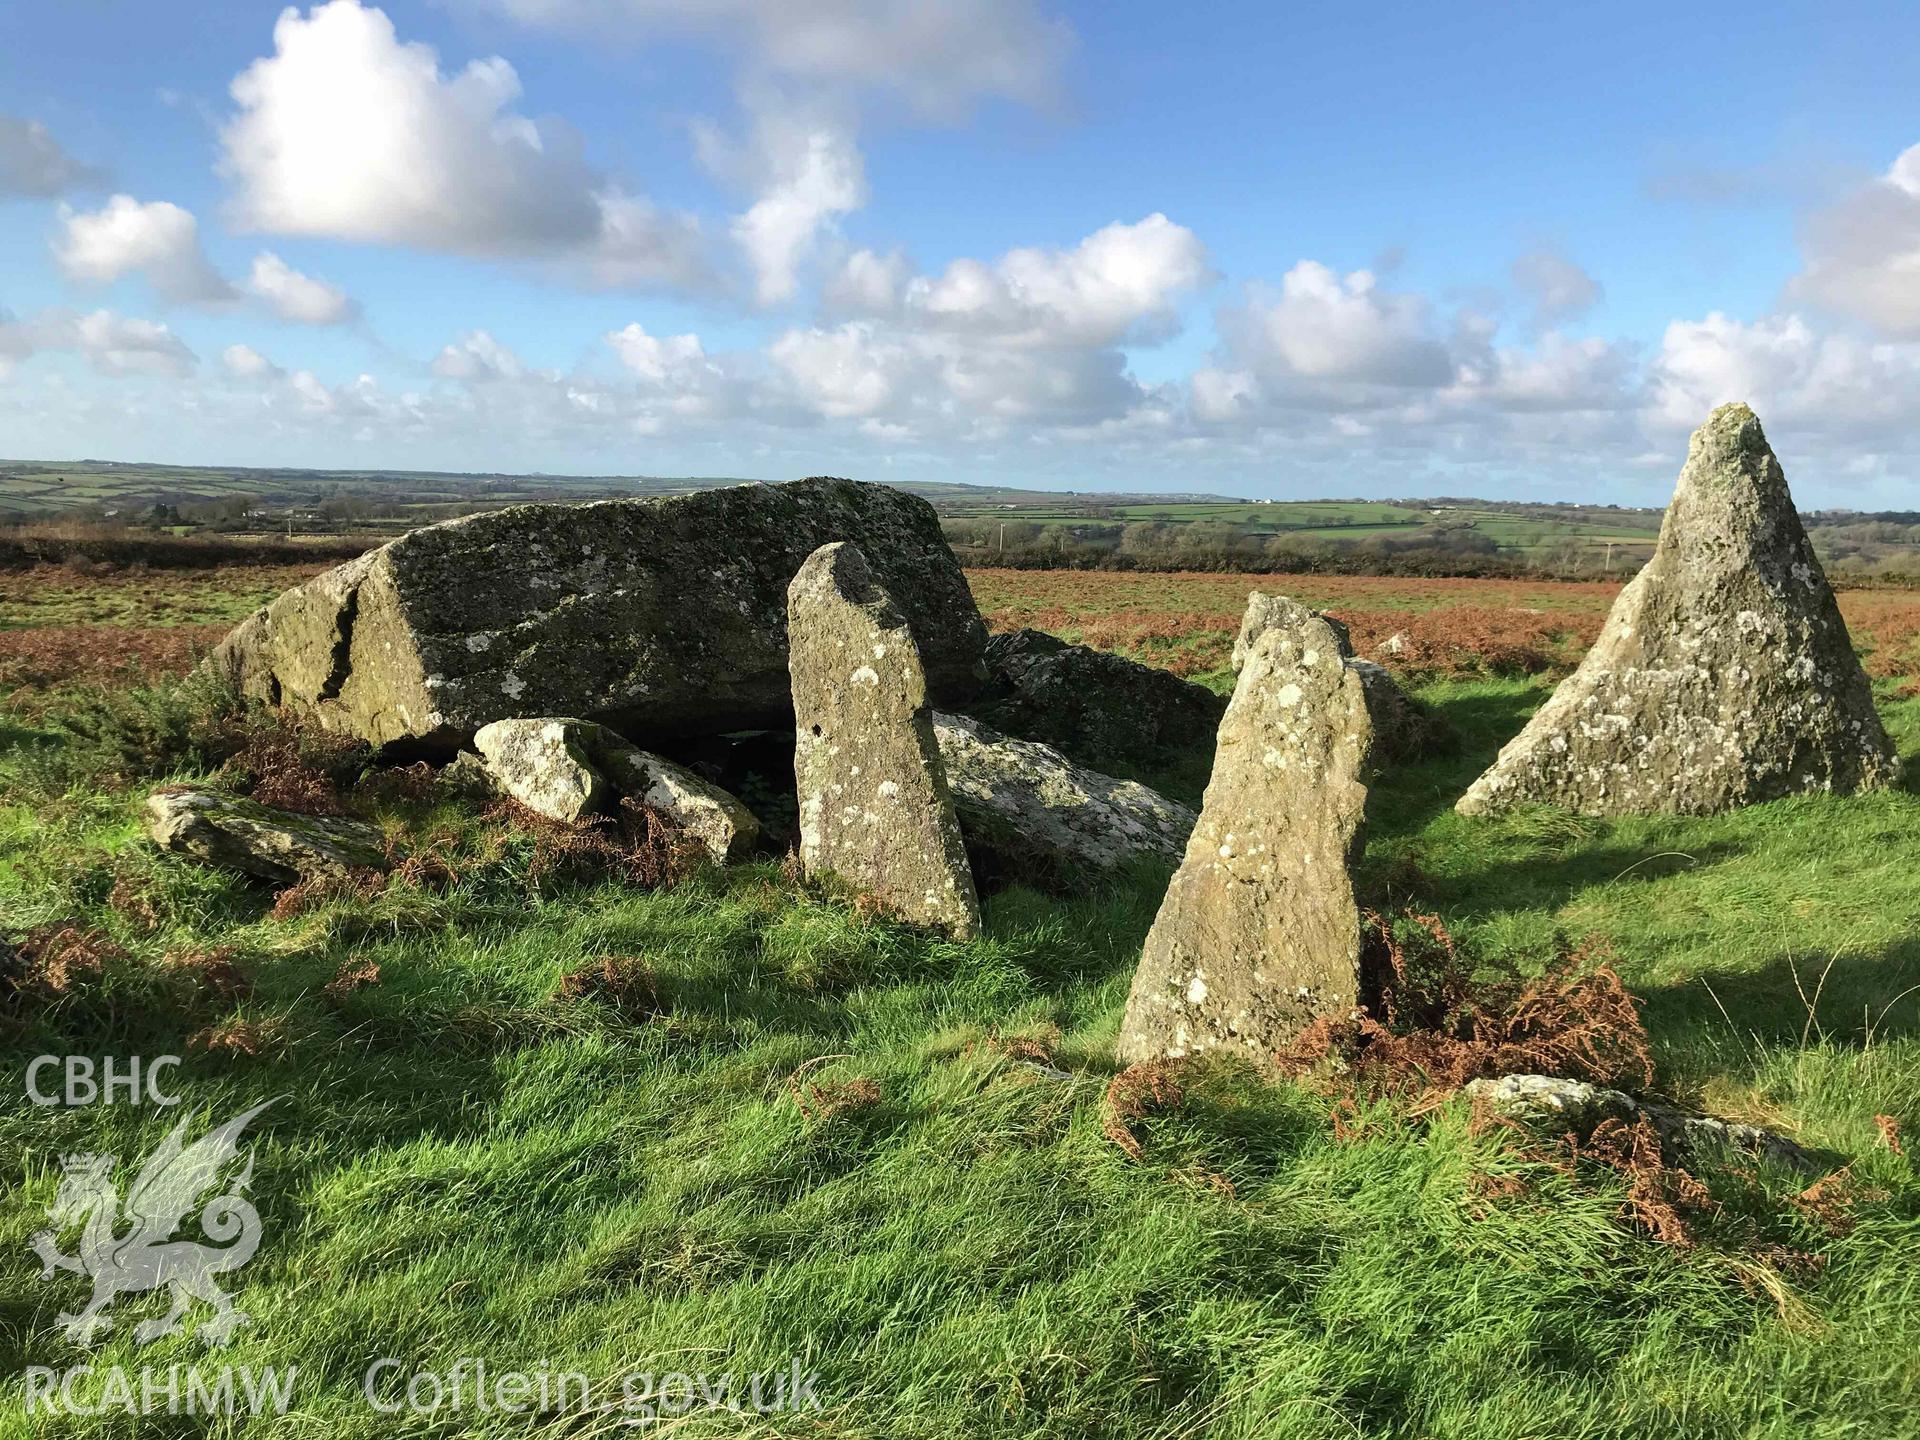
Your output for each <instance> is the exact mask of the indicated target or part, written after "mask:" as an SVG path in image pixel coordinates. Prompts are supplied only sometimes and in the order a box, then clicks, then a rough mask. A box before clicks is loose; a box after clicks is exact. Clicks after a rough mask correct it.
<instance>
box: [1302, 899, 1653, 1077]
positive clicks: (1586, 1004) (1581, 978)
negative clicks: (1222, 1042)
mask: <svg viewBox="0 0 1920 1440" xmlns="http://www.w3.org/2000/svg"><path fill="white" fill-rule="evenodd" d="M1364 924H1365V927H1366V944H1365V955H1364V960H1363V971H1364V973H1365V974H1366V976H1367V989H1368V991H1369V994H1368V996H1367V1000H1368V1003H1367V1005H1366V1007H1365V1008H1364V1009H1359V1010H1355V1011H1352V1012H1351V1013H1349V1014H1346V1015H1330V1016H1323V1017H1322V1018H1320V1019H1319V1020H1316V1021H1315V1022H1314V1023H1313V1024H1311V1025H1309V1026H1308V1027H1307V1028H1306V1029H1305V1030H1303V1031H1302V1032H1301V1033H1300V1035H1299V1036H1298V1037H1296V1038H1295V1039H1294V1041H1293V1042H1292V1043H1291V1044H1289V1045H1288V1046H1287V1048H1286V1049H1285V1050H1283V1051H1281V1052H1280V1053H1279V1054H1278V1055H1276V1056H1275V1059H1276V1061H1277V1062H1278V1064H1279V1066H1280V1068H1281V1070H1282V1071H1283V1072H1284V1073H1286V1074H1288V1075H1292V1076H1295V1077H1302V1076H1307V1075H1311V1074H1315V1073H1321V1072H1326V1071H1329V1070H1331V1071H1332V1072H1334V1076H1335V1083H1336V1087H1337V1088H1341V1089H1344V1090H1347V1091H1349V1092H1351V1093H1353V1094H1356V1095H1360V1096H1363V1097H1366V1098H1373V1099H1377V1098H1382V1097H1386V1096H1396V1097H1402V1098H1408V1099H1414V1100H1421V1099H1426V1098H1431V1097H1435V1096H1444V1095H1448V1094H1451V1093H1453V1092H1454V1091H1455V1090H1458V1089H1459V1088H1460V1087H1461V1086H1463V1085H1465V1084H1466V1083H1467V1082H1468V1081H1469V1080H1476V1079H1479V1078H1481V1077H1483V1076H1498V1075H1510V1074H1515V1073H1532V1074H1541V1075H1558V1076H1563V1077H1566V1078H1568V1079H1575V1080H1590V1081H1593V1082H1595V1083H1597V1084H1605V1085H1611V1084H1620V1083H1637V1084H1639V1085H1643V1086H1644V1085H1646V1084H1648V1083H1650V1082H1651V1081H1652V1078H1653V1058H1652V1052H1651V1050H1650V1048H1649V1046H1648V1041H1647V1033H1646V1029H1645V1027H1644V1026H1643V1025H1642V1024H1641V1023H1640V1014H1639V1011H1638V1009H1637V1008H1636V1002H1635V1000H1634V998H1633V996H1632V995H1630V994H1629V993H1628V992H1627V989H1626V987H1625V986H1624V985H1623V984H1622V983H1621V981H1620V977H1619V976H1618V975H1617V974H1616V973H1615V972H1614V970H1613V967H1612V966H1611V965H1610V964H1609V963H1607V960H1606V958H1605V954H1604V952H1603V951H1602V950H1601V949H1600V948H1599V947H1598V946H1596V945H1594V944H1593V943H1591V942H1589V943H1587V944H1583V945H1580V946H1577V947H1573V948H1565V947H1563V948H1562V950H1561V952H1560V953H1559V954H1558V955H1556V956H1555V958H1554V959H1553V961H1552V962H1551V963H1550V964H1549V965H1548V966H1547V968H1546V970H1545V972H1544V973H1543V974H1541V975H1539V976H1534V977H1529V976H1525V975H1522V974H1521V973H1520V972H1519V970H1518V969H1517V968H1515V967H1514V966H1512V965H1511V964H1506V965H1502V966H1494V967H1484V966H1483V967H1480V969H1479V971H1478V972H1477V973H1476V970H1475V967H1473V966H1472V965H1470V964H1469V963H1468V962H1467V961H1466V959H1465V958H1464V957H1463V956H1461V954H1460V953H1459V949H1458V947H1457V946H1456V945H1455V943H1454V940H1453V937H1452V936H1451V935H1450V934H1448V933H1447V929H1446V927H1445V926H1444V925H1443V924H1442V923H1441V922H1440V920H1439V917H1437V916H1434V915H1424V914H1417V913H1415V912H1413V911H1406V912H1403V913H1402V914H1401V915H1399V916H1397V917H1395V918H1394V919H1391V920H1389V919H1387V918H1386V917H1384V916H1381V915H1379V914H1378V913H1376V912H1373V911H1369V912H1367V914H1366V915H1365V917H1364Z"/></svg>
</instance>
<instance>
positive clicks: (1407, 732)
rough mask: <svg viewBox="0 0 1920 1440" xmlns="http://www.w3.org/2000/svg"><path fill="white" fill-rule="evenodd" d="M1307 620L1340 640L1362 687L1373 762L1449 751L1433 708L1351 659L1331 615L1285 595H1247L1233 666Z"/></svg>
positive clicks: (1380, 670) (1449, 735)
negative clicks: (1272, 633) (1279, 631)
mask: <svg viewBox="0 0 1920 1440" xmlns="http://www.w3.org/2000/svg"><path fill="white" fill-rule="evenodd" d="M1307 620H1320V621H1322V622H1324V623H1325V624H1326V626H1327V628H1328V629H1329V630H1331V631H1333V634H1334V638H1335V639H1337V640H1338V641H1339V642H1340V654H1341V655H1342V657H1344V658H1345V660H1346V662H1347V664H1348V666H1349V667H1350V668H1351V669H1353V670H1354V671H1355V672H1356V673H1357V674H1358V675H1359V676H1360V682H1361V684H1362V685H1364V686H1365V687H1366V692H1367V712H1368V714H1370V715H1371V716H1372V717H1373V758H1374V760H1375V761H1376V762H1378V763H1380V764H1387V763H1390V762H1393V761H1399V760H1422V759H1425V758H1427V757H1428V756H1430V755H1438V754H1443V753H1445V752H1447V751H1449V750H1451V749H1452V748H1453V746H1454V744H1455V741H1456V737H1455V735H1454V733H1453V731H1452V729H1451V728H1450V727H1449V726H1448V725H1447V723H1446V721H1445V720H1443V719H1442V718H1441V717H1440V716H1439V715H1438V714H1437V713H1436V712H1435V711H1434V710H1432V709H1431V708H1430V707H1428V706H1426V705H1424V704H1422V703H1421V702H1420V701H1418V700H1416V699H1414V698H1413V697H1412V696H1411V695H1409V694H1407V692H1406V691H1405V690H1402V689H1401V688H1400V682H1399V681H1398V680H1395V679H1394V678H1393V675H1392V672H1390V671H1389V670H1388V669H1387V667H1386V666H1384V665H1379V664H1376V663H1375V662H1373V661H1372V660H1360V659H1356V658H1355V657H1354V653H1353V641H1352V638H1351V637H1350V636H1349V635H1348V633H1347V627H1346V626H1345V625H1343V624H1342V623H1341V622H1340V621H1338V620H1336V619H1334V618H1333V616H1331V615H1328V614H1326V613H1324V612H1323V611H1319V610H1310V609H1308V608H1307V607H1306V606H1305V605H1302V604H1301V603H1300V602H1299V601H1298V600H1295V599H1292V598H1291V597H1290V596H1286V595H1269V594H1266V593H1264V592H1262V591H1259V590H1255V591H1252V592H1251V593H1249V594H1248V596H1247V610H1246V614H1245V615H1243V616H1241V618H1240V634H1239V636H1238V638H1237V639H1235V641H1234V642H1233V668H1234V669H1235V670H1236V671H1238V670H1240V669H1241V668H1242V667H1243V666H1245V664H1246V662H1247V656H1248V655H1249V654H1251V653H1252V651H1253V645H1254V642H1255V641H1256V640H1258V639H1259V638H1260V637H1261V636H1262V635H1264V634H1265V633H1266V632H1267V631H1268V630H1271V629H1272V628H1273V627H1274V626H1276V625H1278V626H1283V627H1284V626H1296V625H1299V624H1301V623H1303V622H1304V621H1307Z"/></svg>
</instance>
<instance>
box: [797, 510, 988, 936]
mask: <svg viewBox="0 0 1920 1440" xmlns="http://www.w3.org/2000/svg"><path fill="white" fill-rule="evenodd" d="M787 614H788V633H789V636H790V645H789V654H790V664H791V667H792V677H793V710H794V720H795V723H796V725H797V727H798V732H797V735H796V737H795V744H794V753H793V770H794V777H795V779H796V781H797V782H798V789H799V795H800V862H801V864H802V866H803V867H804V868H805V870H806V872H807V874H808V875H834V876H837V877H838V878H839V879H840V880H841V881H843V882H845V883H846V884H849V885H852V886H854V887H855V888H856V889H858V890H860V891H862V892H864V893H866V894H868V895H871V896H872V897H874V898H875V899H876V900H878V901H879V902H880V903H881V904H882V905H884V906H885V907H886V908H887V910H889V911H890V912H892V913H893V914H895V915H897V916H898V917H899V918H901V919H903V920H906V921H907V922H909V923H911V924H916V925H925V926H928V927H930V928H932V929H936V930H941V931H944V932H946V933H947V934H949V935H952V936H955V937H956V938H959V939H967V938H970V937H972V936H974V935H977V934H979V932H980V902H979V899H978V898H977V897H976V895H975V893H974V888H973V872H972V871H971V870H969V869H968V867H967V852H966V849H965V847H964V846H963V845H962V844H961V840H960V825H959V822H958V820H957V819H956V818H955V817H954V809H953V798H952V796H951V794H950V793H949V792H948V789H947V776H946V771H945V769H944V767H943V766H942V764H941V761H940V747H939V744H938V742H937V741H936V740H935V737H934V732H933V712H932V711H931V709H930V708H929V707H928V704H927V680H926V674H925V672H924V671H923V670H922V669H921V665H920V650H919V647H918V646H917V645H916V644H915V643H914V638H913V632H912V631H911V630H910V629H909V628H908V626H907V620H906V617H905V616H904V615H903V614H902V613H901V612H900V610H899V608H898V607H897V606H895V604H894V603H893V597H892V596H891V595H890V594H889V593H888V591H887V590H886V589H885V587H883V586H882V585H881V584H880V582H879V580H878V579H876V578H875V577H874V574H873V572H872V571H871V570H869V569H868V568H867V561H866V557H865V556H863V555H862V554H861V553H860V551H859V550H858V549H856V548H855V547H854V546H852V545H850V544H847V543H845V542H838V543H835V544H832V545H823V546H821V547H820V549H818V550H816V551H814V552H813V554H812V555H810V556H808V557H807V562H806V563H805V564H804V565H802V566H801V567H800V573H799V574H797V575H795V576H794V577H793V583H792V585H791V586H789V587H788V591H787Z"/></svg>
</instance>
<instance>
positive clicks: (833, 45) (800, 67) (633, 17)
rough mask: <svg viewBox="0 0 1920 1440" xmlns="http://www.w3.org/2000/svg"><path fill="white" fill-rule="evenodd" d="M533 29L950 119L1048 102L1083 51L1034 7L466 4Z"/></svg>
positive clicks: (651, 1)
mask: <svg viewBox="0 0 1920 1440" xmlns="http://www.w3.org/2000/svg"><path fill="white" fill-rule="evenodd" d="M468 3H470V4H472V5H475V6H477V7H483V8H487V9H491V10H494V11H497V12H499V13H502V14H505V15H508V16H510V17H512V18H513V19H515V20H518V21H520V22H522V23H524V24H528V25H534V26H540V27H546V28H554V29H566V30H572V31H575V32H590V33H595V34H606V33H609V32H624V33H626V34H628V35H632V36H635V37H639V38H646V37H649V36H666V37H670V38H677V37H690V38H697V39H703V40H709V41H713V42H715V43H718V44H720V45H722V46H725V47H727V48H729V49H731V50H732V51H733V52H734V53H735V54H736V55H738V56H739V58H740V60H741V62H742V63H743V65H745V66H746V67H747V68H748V69H749V70H750V71H751V72H753V73H755V74H760V75H767V76H772V77H775V78H783V79H788V80H793V81H799V82H803V83H805V84H807V85H809V86H814V87H820V88H826V89H836V90H845V89H848V88H854V89H865V90H872V91H876V92H879V93H882V94H886V95H890V96H893V97H897V98H899V99H901V100H903V101H905V102H906V103H907V104H908V105H910V106H912V107H914V108H915V109H917V110H919V111H921V112H922V113H925V114H929V115H934V116H937V117H941V118H952V117H954V116H956V115H958V114H960V113H962V112H963V111H964V110H965V109H966V107H967V106H968V105H969V104H970V103H972V102H973V101H975V100H977V99H979V98H981V97H998V98H1003V99H1008V100H1014V101H1019V102H1022V103H1035V102H1044V101H1046V100H1047V99H1049V98H1050V97H1051V96H1052V95H1053V94H1054V91H1055V89H1056V86H1057V83H1058V77H1059V71H1060V65H1061V62H1062V60H1063V59H1064V57H1065V56H1066V54H1067V53H1068V51H1069V50H1070V49H1071V46H1072V43H1073V32H1072V30H1071V29H1070V28H1069V27H1068V25H1067V24H1066V23H1065V22H1064V21H1062V20H1058V19H1054V18H1050V17H1049V16H1048V15H1047V14H1046V13H1045V12H1044V11H1043V9H1042V8H1041V6H1039V5H1038V4H1036V3H1034V0H941V3H939V4H928V3H926V0H813V3H808V4H798V3H794V0H705V3H703V4H699V5H687V4H685V3H682V0H468Z"/></svg>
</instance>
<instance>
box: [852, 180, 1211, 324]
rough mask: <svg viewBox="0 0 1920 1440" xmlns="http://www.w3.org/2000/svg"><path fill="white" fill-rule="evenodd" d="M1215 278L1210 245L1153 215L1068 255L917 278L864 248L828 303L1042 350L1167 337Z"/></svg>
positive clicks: (1011, 254) (970, 263)
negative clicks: (1192, 298)
mask: <svg viewBox="0 0 1920 1440" xmlns="http://www.w3.org/2000/svg"><path fill="white" fill-rule="evenodd" d="M1209 278H1211V271H1210V270H1209V269H1208V266H1207V253H1206V247H1205V246H1203V245H1202V244H1201V243H1200V238H1199V237H1198V236H1197V235H1195V234H1194V233H1193V232H1192V231H1191V230H1189V229H1187V227H1186V226H1184V225H1176V224H1175V223H1174V222H1173V221H1171V220H1169V219H1168V218H1167V217H1166V216H1165V215H1161V214H1159V213H1157V212H1156V213H1155V214H1152V215H1149V216H1147V217H1146V218H1145V219H1144V220H1140V221H1136V222H1134V223H1132V224H1121V223H1115V224H1112V225H1107V226H1105V227H1103V228H1102V229H1100V230H1096V231H1095V232H1094V233H1093V234H1091V235H1089V236H1087V237H1086V238H1085V239H1084V240H1082V241H1081V242H1080V243H1079V244H1078V245H1075V246H1074V247H1072V248H1071V249H1066V250H1060V249H1042V248H1024V249H1016V250H1009V251H1008V252H1007V253H1006V254H1004V255H1002V256H1001V257H1000V258H999V259H998V260H995V261H992V262H986V261H981V260H973V259H960V260H955V261H954V262H953V263H952V264H950V265H948V266H947V268H946V269H945V270H944V271H943V272H941V273H940V274H939V275H934V276H926V275H915V274H913V273H912V271H911V268H910V267H909V266H908V265H907V264H906V262H905V261H904V260H903V259H901V258H900V257H898V256H892V257H882V256H879V255H876V254H874V253H873V252H872V251H866V250H862V251H859V252H857V253H855V254H854V255H853V256H852V257H850V258H849V259H848V260H847V262H846V263H845V265H844V266H843V267H842V269H841V272H840V274H839V275H838V276H837V277H836V278H835V280H834V281H833V282H832V283H831V284H830V285H829V287H828V292H827V298H828V301H829V303H830V304H832V305H836V306H839V307H841V308H843V309H846V310H850V311H854V312H859V313H864V314H867V315H872V316H883V317H887V318H891V319H895V320H903V321H907V322H910V323H911V324H912V325H913V326H914V328H916V329H919V330H932V331H951V332H954V333H961V334H973V335H978V336H982V337H995V338H998V339H1001V340H1004V341H1007V342H1009V343H1013V344H1020V345H1035V346H1100V345H1112V344H1116V343H1119V342H1121V341H1133V342H1139V343H1148V342H1151V341H1154V340H1158V339H1164V338H1166V337H1167V335H1168V334H1170V333H1171V331H1172V329H1173V328H1174V326H1175V324H1176V323H1177V313H1176V312H1177V306H1178V303H1179V301H1180V300H1181V299H1183V298H1184V297H1185V296H1187V295H1188V294H1190V293H1191V292H1192V291H1194V290H1196V289H1198V288H1199V287H1200V286H1201V285H1203V284H1204V283H1206V281H1207V280H1208V279H1209Z"/></svg>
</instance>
